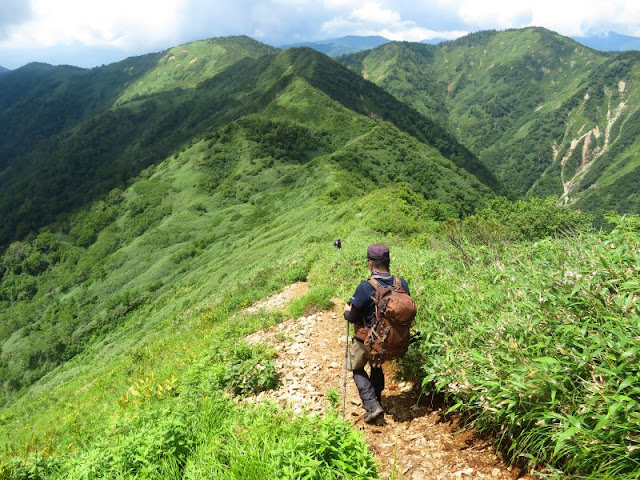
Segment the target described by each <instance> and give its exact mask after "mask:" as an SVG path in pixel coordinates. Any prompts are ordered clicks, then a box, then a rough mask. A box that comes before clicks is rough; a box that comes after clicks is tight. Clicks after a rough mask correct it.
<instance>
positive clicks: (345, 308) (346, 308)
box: [344, 303, 351, 315]
mask: <svg viewBox="0 0 640 480" xmlns="http://www.w3.org/2000/svg"><path fill="white" fill-rule="evenodd" d="M350 312H351V303H347V304H346V305H345V306H344V314H345V315H346V314H348V313H350Z"/></svg>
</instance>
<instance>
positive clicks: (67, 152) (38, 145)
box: [0, 37, 273, 244]
mask: <svg viewBox="0 0 640 480" xmlns="http://www.w3.org/2000/svg"><path fill="white" fill-rule="evenodd" d="M184 49H187V50H190V51H191V52H192V53H194V54H196V55H200V60H201V62H200V64H197V65H196V64H195V63H194V64H187V65H186V66H183V68H181V69H174V70H172V71H171V72H170V74H168V75H165V76H163V75H158V73H162V72H163V69H162V65H163V59H166V57H164V56H163V55H162V54H154V55H146V56H142V57H135V58H130V59H127V60H125V61H123V62H118V63H115V64H112V65H109V66H106V67H102V68H95V69H91V70H82V69H77V68H71V67H51V66H46V65H30V66H27V67H24V68H22V69H19V70H17V71H15V72H11V74H10V75H7V76H5V77H3V81H2V86H3V88H2V89H1V91H2V94H0V95H1V96H0V105H2V107H3V108H2V109H0V110H1V113H0V115H2V117H1V118H0V120H4V122H3V124H6V125H10V127H9V128H8V129H7V130H6V131H3V132H2V133H0V146H1V147H0V148H3V152H4V155H3V156H2V158H3V159H4V160H3V161H4V164H3V165H0V168H1V167H7V168H4V170H2V171H0V185H2V194H1V195H0V211H2V214H3V217H4V218H5V219H6V222H5V223H4V224H3V226H2V229H0V244H6V243H7V241H9V240H11V239H15V238H22V237H24V236H25V235H26V234H27V233H28V232H30V231H37V229H38V228H40V227H42V226H44V225H46V224H48V223H50V222H51V221H53V220H54V219H55V218H56V216H57V215H59V214H60V213H63V212H69V211H72V210H73V209H76V208H79V207H81V206H83V205H84V204H85V203H87V202H90V201H92V200H94V199H95V198H97V197H99V196H101V195H104V194H105V193H106V192H108V191H109V190H110V189H111V188H114V187H116V186H120V187H122V186H123V185H125V184H126V181H127V180H128V179H129V178H130V177H132V176H135V175H137V174H138V173H139V172H140V170H142V169H143V168H146V167H147V166H149V165H152V164H155V163H158V162H159V161H161V160H162V159H163V158H164V157H166V156H167V155H169V154H170V152H171V151H173V150H175V149H177V148H180V147H181V146H182V144H183V143H184V142H186V141H188V139H189V138H191V136H193V135H196V134H198V133H201V132H202V130H203V129H206V128H210V127H211V126H212V125H213V126H214V125H220V124H221V123H224V122H225V121H229V120H230V119H233V118H237V116H238V115H239V114H241V113H242V112H240V113H239V110H241V109H242V108H245V111H246V109H253V108H255V105H254V104H253V102H252V100H251V98H253V99H254V101H255V98H256V96H259V95H260V94H262V93H263V92H256V93H255V95H253V97H251V95H250V93H251V92H250V91H251V90H252V86H251V85H248V84H247V83H246V82H243V81H242V80H241V81H239V82H237V83H238V85H234V84H233V83H232V84H229V83H228V82H227V83H225V82H224V81H222V82H219V83H218V85H217V86H215V87H211V86H208V87H206V88H204V89H203V88H202V87H201V88H200V89H199V90H198V89H197V88H195V87H196V85H197V84H199V83H200V84H201V83H203V82H206V81H207V80H210V79H211V77H213V76H215V75H216V74H217V73H220V71H221V70H223V69H224V68H225V67H228V66H230V65H231V64H234V63H236V62H238V61H240V60H242V59H246V58H257V57H259V56H261V55H264V54H266V53H272V52H273V49H271V48H270V47H267V46H265V45H263V44H261V43H259V42H256V41H253V40H250V39H248V38H246V37H240V38H231V39H218V40H215V39H214V40H211V41H203V42H197V43H195V44H192V45H185V46H183V47H181V50H180V51H182V50H184ZM206 52H208V53H206ZM176 54H178V55H180V52H176ZM207 55H209V57H208V56H207ZM214 59H217V61H214ZM237 75H238V76H242V75H243V72H242V71H240V72H238V73H237ZM227 78H228V77H227ZM230 81H231V82H234V81H236V80H235V79H231V80H230ZM140 82H143V83H142V85H143V86H144V90H143V87H142V86H141V84H140ZM184 87H191V88H189V89H188V90H186V91H184V90H183V89H182V88H184ZM242 89H245V90H246V93H245V98H242V99H240V98H238V99H233V98H226V97H227V96H234V95H237V93H234V92H237V91H239V90H242ZM143 92H147V93H150V94H151V95H147V96H146V97H144V98H141V94H142V93H143ZM154 93H155V94H154ZM133 99H136V100H135V101H132V100H133ZM127 100H128V102H126V106H122V103H123V102H125V101H127ZM201 101H202V102H204V103H202V102H201ZM244 103H246V106H244V105H243V104H244ZM215 109H218V110H219V111H216V110H215ZM185 117H189V120H190V121H189V122H188V123H184V124H182V125H180V127H179V128H178V127H177V125H178V124H179V123H181V122H182V120H183V119H184V118H185ZM25 138H28V139H29V140H30V141H29V142H25V141H24V139H25ZM26 192H28V195H26Z"/></svg>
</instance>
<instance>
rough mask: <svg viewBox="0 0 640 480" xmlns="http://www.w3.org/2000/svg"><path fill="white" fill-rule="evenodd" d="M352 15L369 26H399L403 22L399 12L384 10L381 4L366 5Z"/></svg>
mask: <svg viewBox="0 0 640 480" xmlns="http://www.w3.org/2000/svg"><path fill="white" fill-rule="evenodd" d="M351 15H352V16H353V17H354V18H356V19H357V20H359V21H361V22H363V23H367V24H385V23H390V24H397V23H400V22H401V21H402V19H401V18H400V15H399V14H398V12H395V11H393V10H391V9H388V8H383V7H382V5H380V4H379V3H366V4H364V5H363V6H362V7H360V8H356V9H355V10H353V12H351Z"/></svg>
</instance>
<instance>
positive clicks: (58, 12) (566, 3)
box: [0, 0, 640, 64]
mask: <svg viewBox="0 0 640 480" xmlns="http://www.w3.org/2000/svg"><path fill="white" fill-rule="evenodd" d="M530 25H535V26H542V27H546V28H549V29H551V30H554V31H557V32H559V33H561V34H563V35H582V34H597V33H604V32H607V31H616V32H618V33H623V34H627V35H636V36H640V2H639V1H638V0H517V1H513V0H483V1H478V0H417V1H416V0H320V1H319V0H234V1H233V2H230V1H228V0H0V64H2V61H3V55H5V56H10V55H9V53H10V52H11V55H13V53H15V52H17V51H18V50H19V49H22V50H25V49H31V50H32V51H38V49H42V48H45V47H49V48H50V49H55V48H59V49H68V50H69V49H70V48H71V47H70V46H74V48H80V47H81V46H83V45H84V46H87V48H89V47H90V48H98V47H99V48H102V49H114V48H119V49H120V50H121V51H122V52H126V54H139V53H143V52H145V51H146V52H149V51H157V50H159V49H164V48H169V47H171V46H174V45H177V44H180V43H184V42H188V41H192V40H197V39H202V38H208V37H214V36H222V35H236V34H249V35H252V36H254V37H256V38H259V39H260V40H263V41H266V42H270V43H273V44H277V45H279V44H286V43H293V42H297V41H302V40H320V39H326V38H329V37H338V36H343V35H383V36H385V37H387V38H390V39H394V40H411V41H416V40H424V39H430V38H434V37H444V38H455V37H457V36H460V35H462V34H463V33H465V32H468V31H478V30H484V29H504V28H519V27H525V26H530ZM12 49H13V50H12ZM85 63H86V62H85Z"/></svg>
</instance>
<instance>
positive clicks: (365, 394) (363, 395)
mask: <svg viewBox="0 0 640 480" xmlns="http://www.w3.org/2000/svg"><path fill="white" fill-rule="evenodd" d="M353 381H354V382H355V384H356V387H357V388H358V393H359V394H360V399H361V400H362V406H363V407H364V409H365V410H366V411H367V412H371V411H373V410H375V409H376V408H377V407H378V400H377V398H376V391H375V389H374V388H373V384H372V383H371V380H370V379H369V375H367V372H366V371H365V369H364V367H363V368H359V369H358V370H354V371H353Z"/></svg>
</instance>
